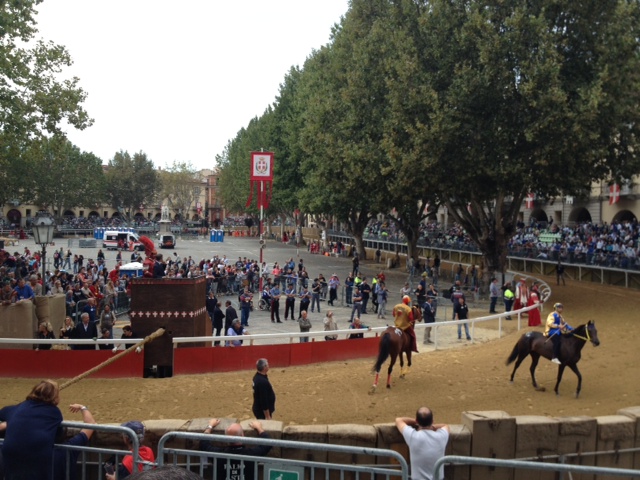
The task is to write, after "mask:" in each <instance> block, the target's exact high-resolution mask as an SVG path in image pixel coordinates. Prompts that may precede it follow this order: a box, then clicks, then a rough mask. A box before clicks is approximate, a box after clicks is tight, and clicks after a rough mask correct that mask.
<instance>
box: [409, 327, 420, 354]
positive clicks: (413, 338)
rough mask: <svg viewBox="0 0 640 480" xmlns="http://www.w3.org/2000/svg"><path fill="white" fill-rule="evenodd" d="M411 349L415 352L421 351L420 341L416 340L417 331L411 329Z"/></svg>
mask: <svg viewBox="0 0 640 480" xmlns="http://www.w3.org/2000/svg"><path fill="white" fill-rule="evenodd" d="M410 336H411V351H412V352H415V353H420V352H418V342H417V341H416V332H415V331H414V330H413V329H411V334H410Z"/></svg>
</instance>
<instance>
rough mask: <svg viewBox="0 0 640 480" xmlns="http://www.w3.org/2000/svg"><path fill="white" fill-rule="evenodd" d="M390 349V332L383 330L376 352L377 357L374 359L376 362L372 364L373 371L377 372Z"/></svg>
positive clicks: (387, 356)
mask: <svg viewBox="0 0 640 480" xmlns="http://www.w3.org/2000/svg"><path fill="white" fill-rule="evenodd" d="M390 350H391V334H390V333H389V332H385V333H384V334H383V335H382V338H381V339H380V351H379V352H378V359H377V360H376V364H375V365H374V366H373V371H374V372H376V373H378V372H379V371H380V369H381V368H382V364H383V363H384V362H386V361H387V358H389V353H390Z"/></svg>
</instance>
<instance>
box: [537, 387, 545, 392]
mask: <svg viewBox="0 0 640 480" xmlns="http://www.w3.org/2000/svg"><path fill="white" fill-rule="evenodd" d="M546 391H547V389H546V388H545V387H536V392H546Z"/></svg>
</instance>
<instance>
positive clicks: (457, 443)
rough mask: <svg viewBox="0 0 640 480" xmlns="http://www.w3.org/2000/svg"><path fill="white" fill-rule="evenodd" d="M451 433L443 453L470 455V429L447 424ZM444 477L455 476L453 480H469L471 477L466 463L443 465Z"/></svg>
mask: <svg viewBox="0 0 640 480" xmlns="http://www.w3.org/2000/svg"><path fill="white" fill-rule="evenodd" d="M449 428H450V430H451V434H450V435H449V443H448V444H447V448H446V450H445V452H444V453H445V455H462V456H465V457H468V456H470V455H471V431H470V430H469V428H467V427H466V426H464V425H449ZM444 475H445V478H455V480H469V479H470V478H471V472H470V468H469V466H467V465H447V466H445V467H444Z"/></svg>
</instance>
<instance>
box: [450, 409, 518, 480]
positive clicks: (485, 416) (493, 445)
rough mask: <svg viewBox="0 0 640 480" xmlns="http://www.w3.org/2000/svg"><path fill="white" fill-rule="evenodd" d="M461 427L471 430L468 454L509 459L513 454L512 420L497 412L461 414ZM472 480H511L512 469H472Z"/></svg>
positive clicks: (503, 413) (514, 426)
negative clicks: (478, 479) (474, 479)
mask: <svg viewBox="0 0 640 480" xmlns="http://www.w3.org/2000/svg"><path fill="white" fill-rule="evenodd" d="M462 424H463V425H464V426H465V427H467V428H468V429H469V431H471V434H472V435H473V439H472V441H471V455H472V456H474V457H485V458H503V459H511V458H513V457H514V454H515V443H516V420H515V418H513V417H511V416H510V415H509V414H508V413H507V412H503V411H501V410H489V411H477V412H463V413H462ZM471 477H472V478H483V479H496V480H513V470H512V469H506V468H492V467H472V468H471Z"/></svg>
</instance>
